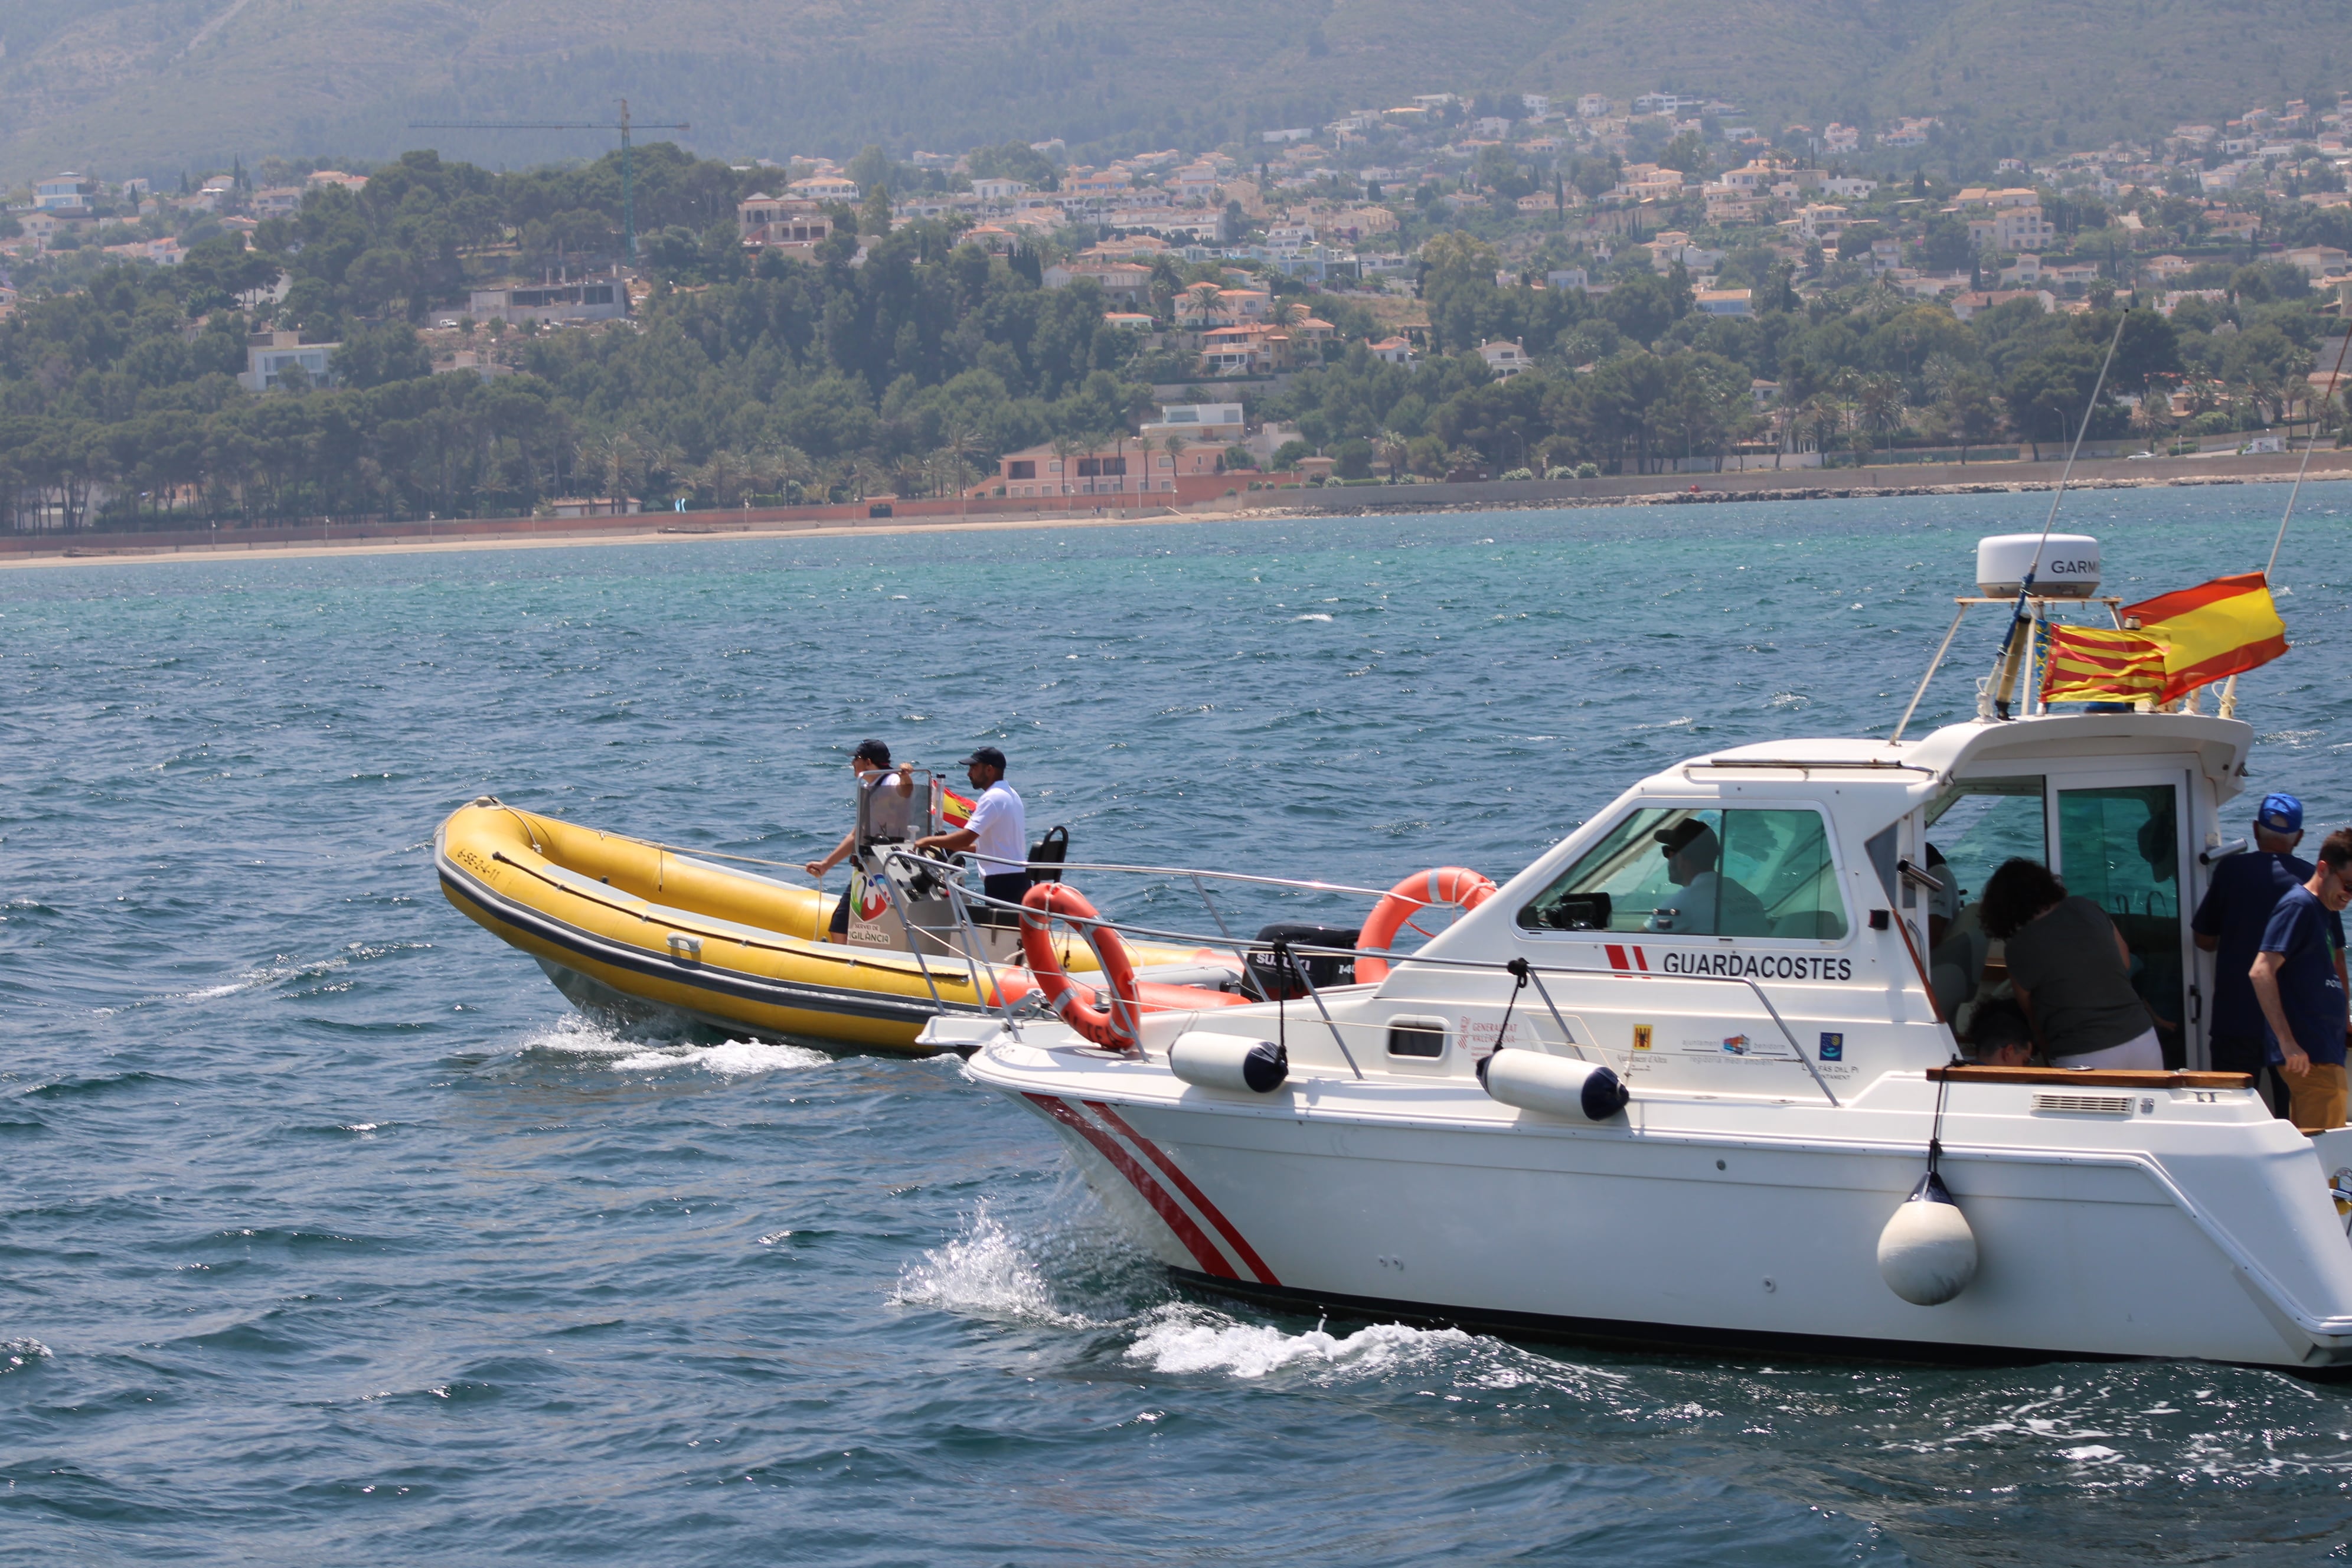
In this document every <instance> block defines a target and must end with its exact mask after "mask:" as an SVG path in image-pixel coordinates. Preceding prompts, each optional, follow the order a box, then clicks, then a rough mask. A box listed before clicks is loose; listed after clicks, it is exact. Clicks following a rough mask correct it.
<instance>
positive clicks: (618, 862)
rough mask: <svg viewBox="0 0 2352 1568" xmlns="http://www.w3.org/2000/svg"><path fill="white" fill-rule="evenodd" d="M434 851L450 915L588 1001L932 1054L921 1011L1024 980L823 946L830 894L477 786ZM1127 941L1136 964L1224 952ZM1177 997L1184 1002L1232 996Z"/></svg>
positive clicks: (1071, 959) (979, 1007)
mask: <svg viewBox="0 0 2352 1568" xmlns="http://www.w3.org/2000/svg"><path fill="white" fill-rule="evenodd" d="M433 858H434V863H435V867H436V869H437V870H438V872H439V873H440V879H441V890H442V892H443V893H444V894H445V895H446V896H447V898H448V900H449V901H450V903H452V904H454V905H455V906H457V910H458V911H459V912H460V913H462V914H464V915H465V916H466V917H467V919H469V920H472V921H475V922H476V923H477V924H478V925H480V926H482V927H483V928H485V929H486V930H488V931H490V932H491V933H492V934H494V935H496V936H498V937H499V939H500V940H502V941H504V942H507V943H509V945H511V946H514V947H518V948H520V949H521V950H522V951H523V952H527V953H530V955H531V956H532V957H533V958H536V959H537V960H538V961H539V963H540V967H541V968H542V969H543V970H545V971H546V972H547V974H548V977H549V978H550V979H551V980H553V981H554V982H555V984H556V985H557V987H558V988H559V989H560V990H562V992H563V993H564V994H565V995H567V996H569V997H571V998H572V1001H573V1002H574V1003H577V1004H580V1005H584V1006H595V1005H613V1004H623V1005H629V1004H634V1005H635V1006H636V1007H638V1008H642V1009H645V1010H647V1011H651V1012H655V1013H665V1012H666V1013H671V1014H677V1015H682V1016H685V1017H688V1018H690V1019H694V1020H697V1021H699V1022H702V1023H705V1024H709V1025H712V1026H718V1027H720V1028H723V1029H728V1030H730V1031H735V1032H741V1033H750V1034H754V1035H766V1036H779V1037H795V1038H801V1039H808V1040H814V1041H818V1042H822V1043H828V1044H835V1045H841V1046H849V1047H869V1048H878V1049H882V1050H895V1051H904V1052H908V1053H909V1054H918V1055H929V1054H931V1051H930V1047H923V1046H918V1045H917V1044H916V1036H917V1035H918V1034H919V1033H920V1032H921V1030H922V1027H923V1025H924V1024H925V1023H926V1022H928V1021H929V1019H930V1018H932V1017H933V1016H937V1015H939V1014H940V1013H973V1014H977V1013H982V1012H987V1011H992V1010H993V1009H994V1007H995V1006H996V1005H998V1004H999V996H998V994H997V989H996V988H997V987H998V986H1000V985H1001V986H1002V987H1003V993H1004V994H1005V995H1006V996H1007V997H1009V998H1011V999H1013V1000H1018V999H1019V998H1020V997H1022V996H1024V995H1025V994H1028V992H1029V991H1030V990H1031V989H1033V986H1034V983H1033V982H1032V981H1031V979H1030V976H1029V972H1028V971H1027V970H1026V969H1024V968H1021V967H1019V966H1017V965H1011V964H1005V965H996V966H991V965H988V964H986V963H982V964H980V965H979V966H978V979H979V981H980V985H979V987H978V988H977V989H976V988H975V986H974V984H973V980H974V974H973V971H972V968H971V966H968V965H967V964H966V963H964V962H963V961H962V960H961V959H958V958H946V959H942V958H938V957H933V958H929V959H925V960H923V961H920V962H919V961H918V960H917V959H916V958H915V956H914V955H913V954H911V953H906V952H877V951H876V950H873V949H860V948H854V947H849V946H846V945H844V944H841V943H836V942H826V941H824V928H825V926H826V923H827V922H828V921H829V920H830V918H831V915H832V911H833V901H834V896H833V895H831V894H828V893H826V892H824V891H823V890H822V889H816V888H810V887H797V886H793V885H792V884H789V883H784V882H780V881H777V880H774V879H772V878H767V877H761V876H755V875H753V874H751V873H750V872H748V871H743V870H738V869H735V868H730V867H727V866H721V865H719V864H716V863H715V862H713V861H709V860H705V859H700V858H696V857H695V856H693V855H691V854H687V853H683V852H681V851H678V850H676V849H671V848H667V847H663V846H660V845H656V844H648V843H646V842H645V841H644V840H642V839H636V838H627V837H620V836H618V835H615V834H610V833H601V832H598V831H597V830H596V829H594V828H591V827H583V826H578V825H577V824H574V823H570V822H565V821H563V820H562V819H560V818H557V817H550V816H540V815H538V814H536V813H532V812H526V811H520V810H517V809H516V808H515V807H512V806H509V805H504V804H502V803H500V802H499V801H498V800H496V799H494V798H493V797H490V796H488V795H485V796H483V797H482V798H481V799H479V800H477V801H474V802H472V803H471V804H469V805H463V806H460V807H458V808H457V810H456V811H454V812H452V813H451V814H450V815H449V816H448V818H447V820H446V821H445V822H443V823H442V824H441V826H440V828H439V829H438V830H437V831H436V833H435V834H434V838H433ZM1057 945H1065V944H1060V943H1057ZM1133 945H1134V949H1135V956H1136V963H1138V965H1139V966H1142V965H1150V964H1188V963H1189V964H1199V963H1202V962H1204V961H1205V962H1211V963H1219V962H1222V963H1232V962H1233V960H1232V959H1231V958H1230V956H1221V955H1217V954H1213V953H1204V952H1196V951H1193V950H1189V949H1177V948H1171V947H1160V946H1153V945H1150V944H1143V943H1138V944H1133ZM1066 947H1067V949H1068V951H1067V952H1066V953H1064V955H1063V957H1064V963H1065V964H1066V967H1067V968H1068V969H1069V970H1070V971H1071V972H1072V973H1077V972H1081V971H1086V970H1095V969H1098V967H1099V965H1098V964H1097V961H1096V959H1095V957H1094V953H1093V952H1092V951H1091V950H1090V949H1089V948H1088V947H1087V944H1086V943H1085V942H1076V941H1072V942H1067V943H1066ZM1154 989H1158V988H1156V987H1155V988H1154ZM1170 989H1171V990H1172V989H1174V988H1172V987H1171V988H1170ZM1188 996H1189V997H1190V999H1191V1002H1192V1005H1220V1004H1222V1003H1226V1002H1238V1001H1241V1000H1243V998H1241V997H1238V996H1235V997H1226V996H1223V995H1221V994H1218V993H1216V992H1213V991H1212V992H1202V993H1190V994H1188ZM1150 1000H1151V998H1150V997H1147V998H1146V1002H1147V1005H1150ZM1169 1000H1171V1001H1175V1000H1179V999H1177V998H1170V999H1169Z"/></svg>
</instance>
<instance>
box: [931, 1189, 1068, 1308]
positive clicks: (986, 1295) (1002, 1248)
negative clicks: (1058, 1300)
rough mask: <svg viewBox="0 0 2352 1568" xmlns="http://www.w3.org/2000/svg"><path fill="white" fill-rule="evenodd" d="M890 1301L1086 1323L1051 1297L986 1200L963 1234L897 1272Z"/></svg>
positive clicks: (1025, 1255)
mask: <svg viewBox="0 0 2352 1568" xmlns="http://www.w3.org/2000/svg"><path fill="white" fill-rule="evenodd" d="M890 1300H891V1302H892V1304H893V1305H897V1306H910V1307H937V1308H940V1310H945V1311H950V1312H963V1313H968V1314H970V1315H971V1316H974V1317H981V1318H1017V1319H1020V1320H1022V1321H1027V1322H1044V1323H1055V1324H1060V1325H1062V1326H1064V1327H1068V1328H1082V1327H1085V1326H1087V1319H1085V1318H1082V1317H1079V1316H1077V1315H1076V1314H1074V1313H1070V1312H1066V1311H1064V1310H1061V1308H1060V1307H1058V1306H1056V1305H1055V1301H1054V1292H1053V1290H1052V1289H1051V1288H1050V1287H1048V1286H1047V1285H1046V1283H1045V1275H1044V1274H1042V1273H1040V1272H1039V1271H1038V1268H1037V1265H1036V1263H1035V1262H1034V1260H1032V1259H1031V1258H1030V1257H1029V1255H1028V1253H1027V1252H1025V1251H1024V1250H1023V1249H1022V1247H1021V1244H1020V1243H1019V1242H1017V1241H1015V1240H1014V1239H1013V1233H1012V1232H1010V1231H1008V1230H1006V1229H1005V1228H1004V1226H1003V1225H1002V1224H1000V1223H999V1222H998V1221H997V1218H996V1216H995V1215H992V1214H991V1213H990V1212H989V1207H988V1204H987V1202H986V1200H984V1199H983V1200H982V1203H981V1205H980V1206H979V1207H978V1208H977V1209H975V1210H974V1211H973V1213H972V1216H971V1220H970V1221H969V1222H968V1223H967V1224H966V1226H965V1227H964V1233H963V1234H962V1235H961V1236H959V1237H956V1238H955V1239H954V1240H952V1241H950V1242H949V1243H947V1244H946V1245H945V1246H944V1247H932V1248H930V1249H929V1250H928V1251H926V1252H925V1253H924V1254H923V1256H922V1258H921V1260H920V1261H919V1262H915V1263H909V1264H908V1265H907V1267H906V1268H903V1269H902V1270H900V1271H899V1275H898V1289H896V1290H894V1291H892V1292H891V1293H890Z"/></svg>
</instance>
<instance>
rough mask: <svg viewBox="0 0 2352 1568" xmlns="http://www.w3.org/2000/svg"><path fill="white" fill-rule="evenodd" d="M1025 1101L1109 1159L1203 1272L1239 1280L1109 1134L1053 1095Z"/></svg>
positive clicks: (1210, 1243)
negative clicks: (1029, 1101) (1031, 1102)
mask: <svg viewBox="0 0 2352 1568" xmlns="http://www.w3.org/2000/svg"><path fill="white" fill-rule="evenodd" d="M1024 1098H1026V1099H1028V1100H1031V1101H1033V1102H1034V1103H1035V1105H1036V1107H1037V1109H1039V1110H1043V1111H1044V1112H1045V1114H1046V1115H1048V1116H1050V1117H1052V1118H1053V1119H1054V1120H1055V1121H1058V1122H1060V1123H1061V1124H1062V1125H1063V1126H1065V1127H1066V1128H1068V1129H1069V1130H1070V1131H1073V1132H1076V1134H1077V1135H1078V1136H1079V1137H1081V1138H1083V1139H1085V1140H1086V1141H1087V1142H1089V1143H1091V1144H1093V1145H1094V1147H1095V1152H1097V1153H1098V1154H1100V1155H1101V1156H1102V1157H1103V1158H1104V1159H1106V1160H1108V1161H1109V1162H1110V1163H1111V1166H1112V1168H1113V1169H1114V1170H1116V1171H1118V1173H1119V1174H1120V1175H1122V1176H1125V1177H1126V1178H1127V1180H1128V1183H1129V1185H1131V1186H1132V1187H1134V1188H1135V1190H1136V1191H1137V1192H1138V1193H1139V1194H1141V1195H1142V1198H1143V1201H1144V1202H1145V1203H1148V1204H1150V1205H1151V1212H1152V1213H1154V1214H1156V1215H1159V1216H1160V1218H1161V1219H1162V1220H1164V1221H1166V1222H1167V1226H1168V1228H1169V1229H1170V1230H1172V1231H1174V1232H1175V1233H1176V1239H1177V1240H1179V1241H1181V1242H1182V1243H1183V1244H1184V1249H1185V1250H1186V1251H1187V1252H1190V1253H1191V1254H1192V1256H1193V1258H1195V1259H1196V1260H1198V1261H1199V1263H1200V1265H1201V1267H1202V1268H1203V1269H1205V1270H1206V1271H1207V1272H1209V1273H1211V1274H1213V1275H1214V1276H1216V1277H1217V1278H1218V1279H1240V1278H1241V1276H1240V1275H1238V1274H1236V1273H1234V1266H1233V1265H1232V1264H1230V1263H1228V1262H1226V1261H1225V1255H1224V1254H1223V1253H1222V1252H1220V1251H1218V1250H1217V1245H1216V1243H1214V1242H1213V1241H1211V1240H1210V1239H1209V1238H1208V1237H1206V1236H1205V1235H1203V1234H1202V1230H1201V1227H1200V1226H1197V1225H1195V1224H1193V1223H1192V1215H1188V1214H1186V1213H1185V1212H1184V1210H1183V1208H1182V1206H1181V1205H1179V1204H1178V1203H1177V1202H1176V1200H1175V1199H1174V1198H1171V1197H1170V1196H1169V1195H1168V1189H1167V1188H1165V1187H1163V1186H1161V1185H1160V1184H1159V1182H1158V1181H1156V1180H1155V1179H1154V1178H1153V1177H1152V1174H1151V1173H1150V1172H1149V1171H1147V1170H1145V1169H1144V1168H1143V1167H1142V1166H1141V1165H1139V1164H1137V1163H1135V1156H1134V1155H1132V1154H1130V1153H1129V1152H1127V1151H1126V1150H1124V1149H1122V1148H1120V1147H1119V1146H1118V1143H1117V1142H1114V1141H1113V1140H1112V1139H1111V1137H1110V1135H1109V1134H1108V1133H1107V1132H1105V1131H1103V1130H1102V1129H1101V1128H1099V1127H1097V1126H1096V1125H1095V1124H1094V1123H1093V1122H1091V1121H1087V1119H1086V1118H1085V1117H1083V1116H1080V1115H1079V1114H1078V1113H1077V1112H1076V1111H1075V1110H1071V1109H1070V1107H1069V1106H1068V1105H1067V1104H1066V1102H1064V1101H1063V1100H1058V1099H1056V1098H1055V1097H1054V1096H1053V1095H1050V1094H1027V1095H1025V1096H1024Z"/></svg>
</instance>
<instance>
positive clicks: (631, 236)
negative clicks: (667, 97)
mask: <svg viewBox="0 0 2352 1568" xmlns="http://www.w3.org/2000/svg"><path fill="white" fill-rule="evenodd" d="M408 128H409V129H410V130H411V131H617V132H620V133H621V236H622V242H623V244H624V245H625V247H627V250H628V253H629V259H630V260H631V261H635V259H636V258H637V205H636V178H635V174H636V171H635V153H634V152H633V150H632V147H631V144H630V141H629V132H630V130H631V129H632V127H631V124H630V121H629V100H627V99H623V100H621V118H620V119H619V120H618V121H610V120H412V121H409V122H408ZM635 129H637V130H641V131H691V130H693V129H694V127H693V126H692V125H691V124H689V123H688V122H687V121H683V120H681V121H678V122H677V124H675V125H644V126H637V127H635Z"/></svg>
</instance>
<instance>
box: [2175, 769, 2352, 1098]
mask: <svg viewBox="0 0 2352 1568" xmlns="http://www.w3.org/2000/svg"><path fill="white" fill-rule="evenodd" d="M2302 842H2303V803H2302V802H2301V801H2299V800H2297V799H2295V797H2294V796H2293V795H2279V794H2274V795H2265V796H2264V797H2263V803H2262V806H2261V809H2259V810H2258V811H2257V812H2256V813H2255V814H2254V847H2253V849H2252V851H2250V852H2248V853H2244V854H2238V855H2231V856H2230V857H2228V858H2225V859H2223V860H2222V861H2221V863H2220V864H2218V865H2216V866H2215V867H2214V868H2213V879H2212V881H2211V883H2210V885H2208V887H2207V888H2206V889H2205V897H2204V900H2203V901H2201V902H2200V903H2199V904H2198V906H2197V913H2196V916H2195V917H2194V918H2193V919H2192V920H2191V921H2189V929H2190V930H2191V931H2195V932H2196V934H2197V945H2198V946H2199V947H2200V948H2202V949H2203V950H2204V951H2205V952H2210V953H2214V954H2216V955H2217V962H2216V963H2215V964H2214V967H2213V1007H2212V1012H2211V1015H2210V1016H2211V1020H2212V1022H2211V1025H2210V1030H2209V1037H2210V1040H2211V1043H2212V1058H2213V1059H2212V1066H2213V1070H2214V1071H2216V1072H2242V1073H2247V1074H2251V1075H2252V1078H2253V1079H2254V1082H2255V1085H2256V1087H2258V1088H2259V1087H2261V1085H2262V1082H2263V1073H2264V1072H2265V1071H2266V1070H2267V1069H2268V1067H2269V1061H2268V1052H2267V1049H2266V1047H2264V1044H2263V1032H2264V1029H2263V1010H2262V1005H2261V1004H2260V1003H2258V1002H2256V1001H2255V1000H2254V988H2253V983H2252V980H2251V979H2250V978H2249V975H2250V973H2251V972H2252V968H2253V963H2254V954H2255V952H2257V951H2259V950H2260V948H2261V946H2262V940H2263V931H2265V930H2266V929H2268V927H2269V925H2270V921H2271V911H2272V910H2275V909H2277V908H2278V903H2279V900H2281V899H2283V898H2284V897H2285V896H2286V895H2287V893H2288V892H2289V891H2290V890H2291V889H2295V888H2299V887H2301V886H2302V885H2303V884H2304V883H2305V882H2308V881H2309V880H2311V873H2312V867H2311V863H2310V862H2309V861H2307V860H2304V859H2302V858H2299V857H2297V856H2296V855H2295V853H2294V849H2295V847H2296V846H2297V845H2299V844H2301V843H2302ZM2328 918H2329V920H2330V921H2331V934H2332V935H2333V937H2334V938H2335V942H2336V949H2337V951H2338V952H2339V953H2340V952H2341V951H2342V949H2343V946H2344V930H2343V925H2342V923H2341V920H2340V917H2337V916H2334V915H2331V916H2329V917H2328ZM2338 962H2339V963H2340V962H2341V961H2340V959H2339V960H2338Z"/></svg>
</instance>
